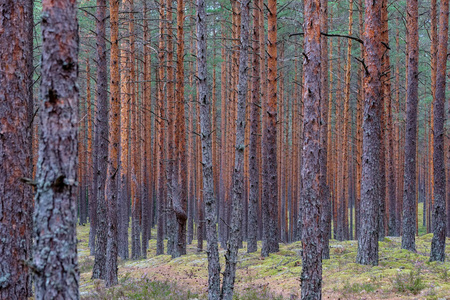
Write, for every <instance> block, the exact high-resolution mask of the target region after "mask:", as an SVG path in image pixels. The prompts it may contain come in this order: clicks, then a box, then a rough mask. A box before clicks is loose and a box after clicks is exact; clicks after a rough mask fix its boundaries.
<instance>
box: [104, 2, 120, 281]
mask: <svg viewBox="0 0 450 300" xmlns="http://www.w3.org/2000/svg"><path fill="white" fill-rule="evenodd" d="M109 13H110V18H111V67H110V69H111V84H110V92H111V101H110V103H111V110H110V112H109V129H110V130H109V138H108V141H109V144H108V153H109V164H108V177H107V178H106V187H105V188H106V189H105V194H106V203H107V205H108V244H107V247H106V286H108V287H109V286H113V285H116V284H117V254H118V245H117V243H118V231H117V225H118V220H117V202H118V195H119V193H118V190H119V189H118V186H117V183H118V179H119V176H117V172H118V171H119V146H120V88H119V84H120V75H119V41H118V40H119V0H111V1H110V7H109Z"/></svg>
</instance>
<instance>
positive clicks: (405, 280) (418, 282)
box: [393, 269, 426, 295]
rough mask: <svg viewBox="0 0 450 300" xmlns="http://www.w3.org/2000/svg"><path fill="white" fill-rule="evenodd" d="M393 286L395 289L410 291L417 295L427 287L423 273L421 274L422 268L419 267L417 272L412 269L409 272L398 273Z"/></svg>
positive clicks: (404, 291)
mask: <svg viewBox="0 0 450 300" xmlns="http://www.w3.org/2000/svg"><path fill="white" fill-rule="evenodd" d="M393 286H394V289H396V290H397V291H398V292H400V293H407V292H410V293H412V294H413V295H417V294H418V293H419V292H420V291H421V290H423V289H424V288H425V287H426V285H425V283H424V282H423V279H422V275H421V274H420V269H418V270H417V272H414V271H411V272H409V274H400V273H397V275H396V276H395V278H394V282H393Z"/></svg>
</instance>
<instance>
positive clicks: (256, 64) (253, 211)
mask: <svg viewBox="0 0 450 300" xmlns="http://www.w3.org/2000/svg"><path fill="white" fill-rule="evenodd" d="M256 2H257V4H259V1H256ZM260 17H261V7H258V6H256V7H254V10H253V62H252V64H253V74H252V76H253V80H252V100H251V101H252V102H251V103H250V126H251V128H250V145H249V183H250V189H249V199H248V229H247V234H248V238H247V252H248V253H252V252H256V250H257V249H258V246H257V233H258V200H259V162H258V157H259V155H258V149H259V147H258V140H259V139H258V135H259V134H260V119H261V116H260V107H261V99H260V97H261V80H260V78H261V77H260V73H261V63H260V61H261V59H260V47H259V18H260Z"/></svg>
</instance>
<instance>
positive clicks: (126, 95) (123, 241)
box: [118, 1, 130, 260]
mask: <svg viewBox="0 0 450 300" xmlns="http://www.w3.org/2000/svg"><path fill="white" fill-rule="evenodd" d="M129 6H130V3H129V1H123V2H122V9H123V10H124V11H129ZM126 22H128V21H126ZM126 22H125V24H124V25H128V24H127V23H126ZM120 46H121V49H120V64H121V72H120V77H121V78H120V84H121V89H120V93H121V97H120V99H121V105H120V169H119V172H120V175H119V176H120V186H119V193H120V200H119V204H118V206H119V208H118V209H119V219H120V220H119V255H120V258H122V259H123V260H125V259H128V258H129V256H130V254H129V250H128V223H129V218H128V203H129V202H130V197H129V196H130V195H129V193H128V187H129V186H128V185H129V182H128V173H129V167H128V159H129V152H128V140H129V128H130V127H129V119H130V118H129V116H130V91H129V87H130V69H129V67H130V64H129V62H128V52H129V51H130V45H129V40H128V39H125V38H124V39H123V40H122V42H121V45H120Z"/></svg>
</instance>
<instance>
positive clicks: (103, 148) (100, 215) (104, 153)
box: [92, 0, 108, 279]
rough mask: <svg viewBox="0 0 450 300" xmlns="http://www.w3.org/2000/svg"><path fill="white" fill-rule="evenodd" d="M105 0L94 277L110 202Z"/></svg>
mask: <svg viewBox="0 0 450 300" xmlns="http://www.w3.org/2000/svg"><path fill="white" fill-rule="evenodd" d="M105 23H106V0H97V64H98V65H97V106H98V114H97V124H98V125H97V130H98V133H97V138H96V143H97V203H96V204H97V205H96V206H97V219H96V221H98V222H96V223H97V224H96V230H97V232H96V234H97V236H96V240H95V261H94V269H93V271H92V278H94V279H98V278H100V279H105V278H106V269H105V264H106V245H107V225H108V216H107V204H106V200H105V182H106V171H107V166H108V144H107V141H108V94H107V85H108V76H107V70H106V65H107V63H106V39H105V38H106V35H105V34H106V29H105V26H106V25H105Z"/></svg>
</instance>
